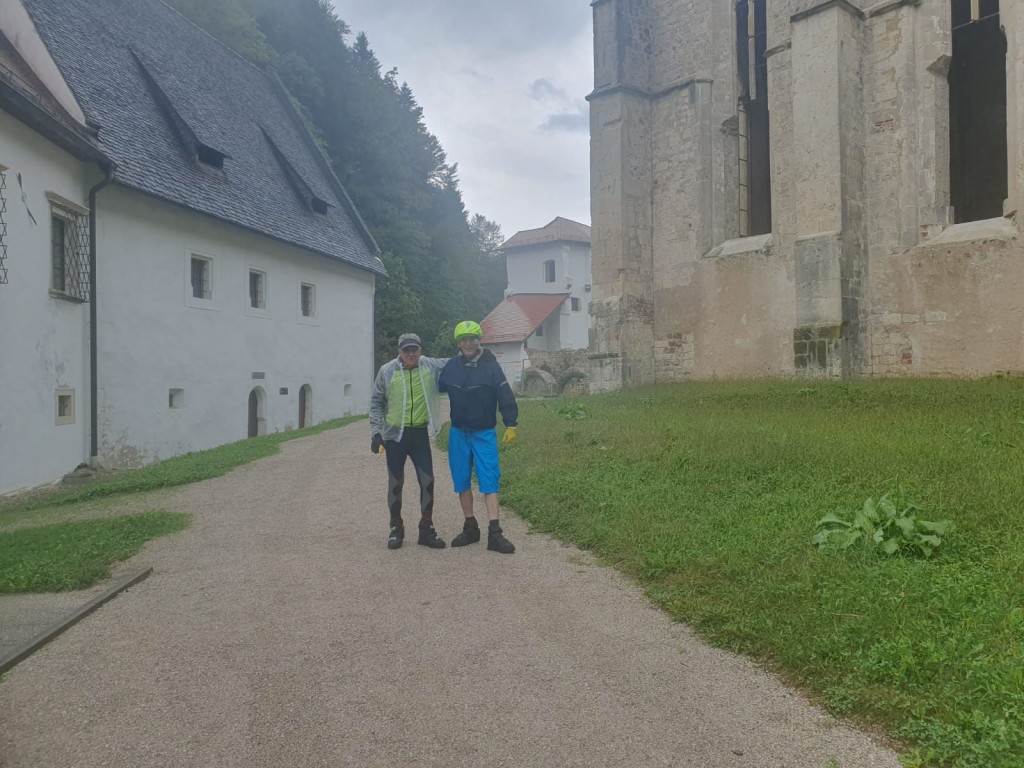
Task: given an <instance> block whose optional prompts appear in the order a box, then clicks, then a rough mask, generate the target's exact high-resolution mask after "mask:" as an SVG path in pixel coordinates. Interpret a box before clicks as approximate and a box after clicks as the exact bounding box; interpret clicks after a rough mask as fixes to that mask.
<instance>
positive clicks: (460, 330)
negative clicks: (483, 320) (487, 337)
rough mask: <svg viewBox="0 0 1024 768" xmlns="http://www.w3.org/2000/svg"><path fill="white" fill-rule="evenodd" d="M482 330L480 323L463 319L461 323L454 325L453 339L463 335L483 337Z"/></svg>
mask: <svg viewBox="0 0 1024 768" xmlns="http://www.w3.org/2000/svg"><path fill="white" fill-rule="evenodd" d="M483 335H484V332H483V331H482V330H480V323H474V322H473V321H472V320H463V321H462V322H461V323H459V324H457V325H456V326H455V340H456V341H458V340H459V339H461V338H462V337H463V336H476V337H477V338H478V339H479V338H481V337H483Z"/></svg>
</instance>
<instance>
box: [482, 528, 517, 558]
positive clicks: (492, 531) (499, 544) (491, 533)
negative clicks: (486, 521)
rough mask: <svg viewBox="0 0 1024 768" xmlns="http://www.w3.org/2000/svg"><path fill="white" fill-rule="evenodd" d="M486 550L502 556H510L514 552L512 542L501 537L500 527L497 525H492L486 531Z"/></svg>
mask: <svg viewBox="0 0 1024 768" xmlns="http://www.w3.org/2000/svg"><path fill="white" fill-rule="evenodd" d="M487 548H488V549H489V550H491V551H492V552H500V553H501V554H503V555H511V554H512V553H513V552H515V551H516V548H515V547H514V546H513V545H512V542H511V541H509V540H508V539H506V538H505V537H504V536H502V535H501V526H498V525H492V526H490V527H489V528H488V529H487Z"/></svg>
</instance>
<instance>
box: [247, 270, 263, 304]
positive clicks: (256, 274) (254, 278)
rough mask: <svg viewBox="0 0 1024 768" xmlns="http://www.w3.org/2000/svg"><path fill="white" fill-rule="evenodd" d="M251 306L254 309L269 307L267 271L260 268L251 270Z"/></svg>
mask: <svg viewBox="0 0 1024 768" xmlns="http://www.w3.org/2000/svg"><path fill="white" fill-rule="evenodd" d="M249 306H250V307H251V308H253V309H266V308H267V273H266V272H260V271H259V270H258V269H250V270H249Z"/></svg>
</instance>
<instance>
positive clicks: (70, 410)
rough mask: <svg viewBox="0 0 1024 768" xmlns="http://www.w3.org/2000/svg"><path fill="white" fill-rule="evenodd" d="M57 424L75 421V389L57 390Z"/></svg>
mask: <svg viewBox="0 0 1024 768" xmlns="http://www.w3.org/2000/svg"><path fill="white" fill-rule="evenodd" d="M56 423H57V425H58V426H60V425H62V424H74V423H75V390H73V389H58V390H57V422H56Z"/></svg>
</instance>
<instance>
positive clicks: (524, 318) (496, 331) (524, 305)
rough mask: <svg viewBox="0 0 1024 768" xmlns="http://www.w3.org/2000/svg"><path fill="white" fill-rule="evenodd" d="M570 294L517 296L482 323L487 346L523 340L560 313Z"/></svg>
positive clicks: (502, 303)
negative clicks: (560, 308)
mask: <svg viewBox="0 0 1024 768" xmlns="http://www.w3.org/2000/svg"><path fill="white" fill-rule="evenodd" d="M567 298H569V294H568V293H517V294H515V295H513V296H509V297H508V298H506V299H505V300H504V301H502V302H501V304H499V305H498V306H496V307H495V308H494V309H492V310H491V311H490V313H489V314H488V315H487V317H485V318H484V321H483V322H482V323H481V324H480V325H481V326H482V328H483V331H484V338H483V342H484V344H501V343H503V342H509V341H524V340H525V339H526V337H527V336H529V335H530V334H531V333H533V332H534V331H536V330H537V329H538V328H539V327H540V326H541V325H542V324H543V323H544V321H545V320H547V319H548V318H549V317H550V316H551V315H553V314H554V313H555V312H557V311H558V309H559V307H561V306H562V302H564V301H565V300H566V299H567Z"/></svg>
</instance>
